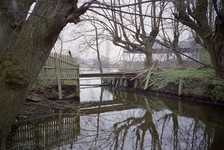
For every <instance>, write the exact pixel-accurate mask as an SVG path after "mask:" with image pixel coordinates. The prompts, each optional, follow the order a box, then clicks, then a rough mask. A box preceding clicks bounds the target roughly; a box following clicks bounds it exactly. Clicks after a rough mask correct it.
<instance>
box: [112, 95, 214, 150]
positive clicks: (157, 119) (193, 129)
mask: <svg viewBox="0 0 224 150" xmlns="http://www.w3.org/2000/svg"><path fill="white" fill-rule="evenodd" d="M140 99H141V102H144V103H141V104H139V105H141V107H142V108H144V111H145V112H144V115H142V116H140V117H129V118H127V119H125V120H123V121H120V122H117V123H115V124H114V125H113V132H112V133H111V134H110V139H111V141H110V142H108V145H110V149H115V150H116V149H125V147H126V146H127V145H128V144H129V145H128V146H130V144H132V149H149V147H150V149H152V150H155V149H156V150H157V149H158V150H160V149H164V148H167V149H174V150H179V149H201V148H202V149H209V148H211V144H212V142H213V140H214V135H215V129H214V128H212V127H211V126H209V125H206V124H205V123H204V122H203V121H199V120H197V118H195V119H192V118H186V117H182V116H179V115H177V114H178V112H177V110H181V111H180V113H181V114H182V113H183V108H177V109H176V110H173V111H174V112H172V111H168V110H166V109H162V108H167V106H166V105H165V104H164V103H163V102H162V101H153V100H151V99H149V98H146V97H141V98H140ZM143 100H144V101H143ZM178 106H179V107H180V106H181V105H178ZM130 136H131V137H130ZM130 139H131V141H132V142H130Z"/></svg>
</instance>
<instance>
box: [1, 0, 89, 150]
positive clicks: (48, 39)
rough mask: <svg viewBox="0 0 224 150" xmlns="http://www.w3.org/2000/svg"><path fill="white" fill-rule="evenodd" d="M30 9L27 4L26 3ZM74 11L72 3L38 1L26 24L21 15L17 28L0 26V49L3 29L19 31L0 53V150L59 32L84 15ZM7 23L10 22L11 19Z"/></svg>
mask: <svg viewBox="0 0 224 150" xmlns="http://www.w3.org/2000/svg"><path fill="white" fill-rule="evenodd" d="M0 4H1V3H0ZM26 4H27V3H26ZM30 5H31V3H29V6H30ZM18 6H20V5H18ZM8 7H9V6H8ZM28 8H29V7H28ZM77 10H78V9H77V8H76V4H74V3H73V2H68V1H57V0H39V1H38V2H37V4H36V6H35V9H34V11H33V15H30V17H29V18H28V20H27V21H25V18H26V13H25V17H24V16H23V18H21V17H20V19H23V20H20V22H21V24H15V26H10V27H9V25H10V23H7V22H0V23H1V26H3V27H5V28H3V30H4V36H3V37H2V39H1V46H2V45H4V43H2V42H4V41H6V42H7V40H8V38H7V35H8V34H7V30H5V29H9V28H12V27H13V28H14V29H19V28H21V30H20V31H19V30H18V31H19V32H18V33H17V34H13V33H12V32H10V33H9V34H11V35H10V37H11V38H12V39H15V40H11V41H10V42H9V43H7V44H6V45H4V47H1V49H0V52H1V54H3V53H4V55H3V56H4V57H1V60H0V63H1V64H0V71H1V74H0V89H1V90H0V145H1V147H0V148H1V150H4V149H5V141H6V137H7V134H8V132H9V131H10V128H11V125H12V123H13V122H14V121H15V118H16V116H17V115H18V112H19V110H20V108H21V106H22V105H23V103H24V101H25V99H26V97H27V95H28V92H29V90H30V89H31V87H32V85H33V84H34V82H35V80H36V77H37V75H38V73H39V72H40V70H41V69H42V67H43V65H44V63H45V61H46V59H47V58H48V55H49V53H50V51H51V49H52V47H53V46H54V44H55V42H56V40H57V38H58V35H59V34H60V32H61V30H62V29H63V27H64V26H65V25H66V24H67V23H68V22H76V20H78V17H79V16H80V15H81V14H83V13H84V12H85V11H81V12H80V11H77ZM1 11H2V10H1ZM23 13H24V12H23ZM15 15H17V14H11V16H8V17H15ZM20 15H21V14H20ZM23 15H24V14H23ZM10 19H11V20H12V21H13V18H10ZM10 19H9V20H10ZM23 22H24V23H23ZM9 31H10V30H9ZM16 31H17V30H15V32H16ZM9 45H10V46H9ZM3 50H4V51H3Z"/></svg>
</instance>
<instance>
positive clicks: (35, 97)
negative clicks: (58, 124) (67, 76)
mask: <svg viewBox="0 0 224 150" xmlns="http://www.w3.org/2000/svg"><path fill="white" fill-rule="evenodd" d="M75 89H76V88H75V86H74V85H63V86H62V94H63V98H64V99H63V100H59V99H58V87H57V85H50V86H41V87H38V88H35V89H33V90H31V92H30V94H29V96H28V97H27V99H26V101H25V103H24V105H23V107H22V109H21V111H20V112H19V115H18V116H17V117H16V120H15V123H14V125H20V124H26V123H29V122H38V121H41V120H44V119H46V118H49V117H52V116H57V115H58V114H57V112H56V111H57V110H60V109H64V108H65V107H66V108H67V107H68V106H69V105H73V104H74V105H75V104H77V103H79V97H77V96H75V95H74V93H75V92H76V91H75ZM75 110H76V108H75V107H74V111H75Z"/></svg>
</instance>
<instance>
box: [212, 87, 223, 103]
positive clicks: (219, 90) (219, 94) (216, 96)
mask: <svg viewBox="0 0 224 150" xmlns="http://www.w3.org/2000/svg"><path fill="white" fill-rule="evenodd" d="M211 98H212V100H214V101H217V100H222V101H223V100H224V86H215V88H214V89H213V90H212V97H211Z"/></svg>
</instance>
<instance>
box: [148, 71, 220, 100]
mask: <svg viewBox="0 0 224 150" xmlns="http://www.w3.org/2000/svg"><path fill="white" fill-rule="evenodd" d="M180 78H182V81H183V94H182V95H183V96H191V97H195V98H203V99H208V100H211V101H214V102H217V101H223V102H224V79H221V78H217V77H216V76H215V71H214V70H212V69H203V70H167V71H160V72H156V73H154V74H152V75H151V79H152V81H153V82H155V84H153V85H152V86H150V87H149V88H148V89H149V90H153V91H158V92H162V93H167V94H175V95H177V94H178V87H179V81H180Z"/></svg>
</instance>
